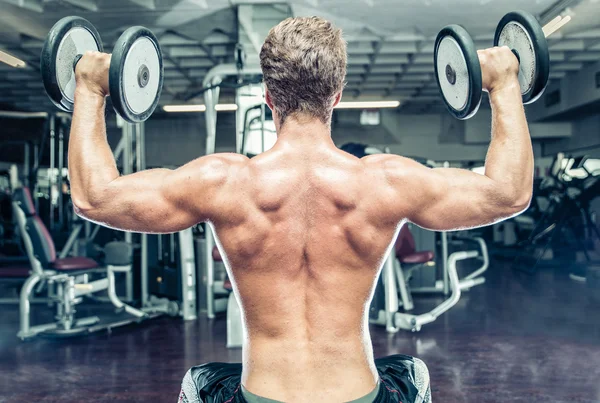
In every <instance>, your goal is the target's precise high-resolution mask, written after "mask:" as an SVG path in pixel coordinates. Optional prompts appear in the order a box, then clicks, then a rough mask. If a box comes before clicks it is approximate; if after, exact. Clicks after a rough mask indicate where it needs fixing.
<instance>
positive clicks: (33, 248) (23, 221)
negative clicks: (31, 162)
mask: <svg viewBox="0 0 600 403" xmlns="http://www.w3.org/2000/svg"><path fill="white" fill-rule="evenodd" d="M12 204H13V210H14V212H15V216H16V217H17V223H18V227H19V231H20V233H21V237H22V239H23V243H24V244H25V250H26V252H27V257H28V260H29V264H30V266H31V267H30V274H29V276H28V277H27V280H26V281H25V284H24V285H23V287H22V289H21V293H20V298H19V308H20V330H19V332H18V333H17V337H19V338H21V339H22V340H25V339H27V338H31V337H34V336H36V335H38V334H42V333H43V334H46V335H49V336H54V337H67V336H74V335H81V334H85V333H89V332H92V331H97V330H101V329H110V328H112V327H116V326H122V325H125V324H127V323H130V322H131V320H130V321H123V320H121V321H119V322H115V323H109V324H103V325H98V323H99V322H100V318H99V317H97V316H91V317H86V318H75V313H76V310H75V305H77V304H78V303H80V302H81V301H82V300H83V297H84V296H89V295H91V294H94V293H97V292H100V291H106V292H107V294H108V298H109V300H110V302H111V303H112V304H113V305H114V306H115V307H116V308H118V309H120V310H124V311H126V312H127V313H129V314H131V315H133V316H134V317H135V320H140V319H143V318H145V317H147V316H148V315H147V314H146V313H145V312H143V311H141V310H138V309H136V308H133V307H131V306H129V305H126V304H124V303H123V302H121V301H120V299H119V298H118V296H117V294H116V291H115V275H114V274H115V273H116V272H128V271H130V270H131V262H132V250H131V245H129V244H126V243H124V242H112V243H109V244H107V245H106V247H105V252H106V255H107V261H106V264H107V265H106V267H100V265H99V263H98V262H96V261H95V260H92V259H88V258H85V257H67V258H62V259H59V258H57V256H56V249H55V247H54V242H53V241H52V238H51V236H50V233H49V232H48V230H47V228H46V226H45V225H44V223H43V222H42V220H41V219H40V217H39V216H38V215H37V212H36V210H35V207H34V204H33V200H32V198H31V194H30V193H29V189H27V188H18V189H15V191H14V192H13V202H12ZM109 256H110V258H108V257H109ZM91 277H100V278H99V279H97V280H94V281H91ZM38 284H40V286H43V285H46V286H48V287H50V288H49V297H50V299H51V301H52V302H54V303H55V305H56V322H52V323H47V324H43V325H37V326H31V323H30V314H31V305H30V303H31V301H30V300H31V296H32V293H33V291H34V289H35V287H36V285H38Z"/></svg>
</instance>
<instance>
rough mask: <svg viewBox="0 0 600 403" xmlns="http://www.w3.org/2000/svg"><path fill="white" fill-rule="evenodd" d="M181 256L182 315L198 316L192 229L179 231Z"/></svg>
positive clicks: (187, 317) (192, 317)
mask: <svg viewBox="0 0 600 403" xmlns="http://www.w3.org/2000/svg"><path fill="white" fill-rule="evenodd" d="M179 251H180V253H179V258H180V259H181V261H180V265H181V316H182V317H183V320H195V319H197V318H198V314H197V312H198V311H197V309H196V260H195V257H194V236H193V234H192V229H191V228H188V229H186V230H183V231H179Z"/></svg>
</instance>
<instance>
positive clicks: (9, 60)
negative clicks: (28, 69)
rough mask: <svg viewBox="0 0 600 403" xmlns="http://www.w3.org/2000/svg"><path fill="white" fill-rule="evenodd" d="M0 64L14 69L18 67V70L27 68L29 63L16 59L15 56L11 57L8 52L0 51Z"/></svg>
mask: <svg viewBox="0 0 600 403" xmlns="http://www.w3.org/2000/svg"><path fill="white" fill-rule="evenodd" d="M0 62H3V63H6V64H8V65H9V66H12V67H17V68H23V67H25V66H27V63H25V62H24V61H23V60H21V59H19V58H17V57H14V56H13V55H9V54H8V53H6V52H3V51H1V50H0Z"/></svg>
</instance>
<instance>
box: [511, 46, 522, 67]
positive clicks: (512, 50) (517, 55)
mask: <svg viewBox="0 0 600 403" xmlns="http://www.w3.org/2000/svg"><path fill="white" fill-rule="evenodd" d="M510 51H511V52H513V55H515V57H516V58H517V61H518V62H519V64H521V56H519V52H517V51H516V50H514V49H511V50H510Z"/></svg>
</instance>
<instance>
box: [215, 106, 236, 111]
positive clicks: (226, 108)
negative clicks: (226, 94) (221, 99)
mask: <svg viewBox="0 0 600 403" xmlns="http://www.w3.org/2000/svg"><path fill="white" fill-rule="evenodd" d="M237 108H238V107H237V105H236V104H218V105H217V106H215V110H216V111H217V112H224V111H237Z"/></svg>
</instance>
